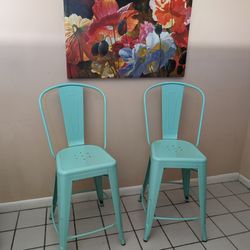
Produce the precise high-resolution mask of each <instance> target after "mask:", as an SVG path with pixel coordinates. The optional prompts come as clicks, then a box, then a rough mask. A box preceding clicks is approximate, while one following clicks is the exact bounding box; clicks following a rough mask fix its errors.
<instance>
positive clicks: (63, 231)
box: [57, 176, 72, 250]
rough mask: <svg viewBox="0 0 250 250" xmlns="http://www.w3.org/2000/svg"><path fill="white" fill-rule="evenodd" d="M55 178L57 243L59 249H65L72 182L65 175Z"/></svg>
mask: <svg viewBox="0 0 250 250" xmlns="http://www.w3.org/2000/svg"><path fill="white" fill-rule="evenodd" d="M57 178H58V179H57V183H58V186H57V189H58V232H59V244H60V250H67V240H68V231H69V215H70V207H71V192H72V182H71V181H69V180H68V178H67V177H66V176H58V177H57Z"/></svg>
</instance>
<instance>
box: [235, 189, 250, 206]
mask: <svg viewBox="0 0 250 250" xmlns="http://www.w3.org/2000/svg"><path fill="white" fill-rule="evenodd" d="M244 194H247V193H244ZM239 195H242V194H236V195H235V196H236V197H237V198H239V199H240V200H241V201H242V202H243V203H244V204H246V205H247V206H248V207H249V208H250V205H249V204H248V203H246V202H245V201H244V200H243V199H242V198H241V197H240V196H239Z"/></svg>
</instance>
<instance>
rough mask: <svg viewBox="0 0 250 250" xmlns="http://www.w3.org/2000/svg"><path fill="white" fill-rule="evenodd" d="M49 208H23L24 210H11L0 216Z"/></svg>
mask: <svg viewBox="0 0 250 250" xmlns="http://www.w3.org/2000/svg"><path fill="white" fill-rule="evenodd" d="M48 207H49V206H42V207H33V208H25V209H20V210H11V211H7V212H0V215H1V214H9V213H17V212H23V211H29V210H36V209H43V208H48Z"/></svg>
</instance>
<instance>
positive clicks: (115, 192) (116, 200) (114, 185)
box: [109, 166, 126, 245]
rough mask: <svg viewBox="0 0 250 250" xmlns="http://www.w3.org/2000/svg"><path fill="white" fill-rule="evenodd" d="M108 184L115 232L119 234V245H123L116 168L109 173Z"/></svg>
mask: <svg viewBox="0 0 250 250" xmlns="http://www.w3.org/2000/svg"><path fill="white" fill-rule="evenodd" d="M109 182H110V188H111V192H112V200H113V205H114V210H115V223H116V227H117V231H118V234H119V240H120V243H121V245H125V244H126V242H125V238H124V234H123V227H122V217H121V205H120V195H119V187H118V180H117V172H116V166H115V167H114V168H112V169H111V170H110V171H109Z"/></svg>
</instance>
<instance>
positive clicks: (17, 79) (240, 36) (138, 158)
mask: <svg viewBox="0 0 250 250" xmlns="http://www.w3.org/2000/svg"><path fill="white" fill-rule="evenodd" d="M193 2H194V4H193V15H192V23H191V31H190V46H189V52H188V59H187V70H186V76H185V78H183V79H178V80H181V81H186V82H193V83H196V84H197V85H199V86H200V87H201V88H203V89H204V91H205V93H206V96H207V106H206V113H205V121H204V122H205V125H204V127H203V128H204V129H203V132H202V137H201V145H200V148H201V150H202V151H204V153H205V154H206V155H207V157H208V159H209V160H208V174H209V175H216V174H223V173H230V172H238V171H239V168H240V162H241V155H242V150H243V147H244V143H245V136H246V131H247V124H248V119H249V105H250V98H249V93H250V70H249V65H250V52H249V51H250V34H249V29H246V24H247V23H249V17H248V15H249V10H250V2H249V1H248V0H241V1H240V3H239V4H238V5H237V11H236V9H235V5H230V4H228V1H227V0H221V1H216V0H210V1H207V0H195V1H193ZM0 28H1V29H0V57H1V67H0V114H1V118H0V202H6V201H13V200H20V199H30V198H37V197H44V196H49V195H50V194H51V191H52V182H53V175H54V162H53V160H52V159H51V158H50V156H49V153H48V147H47V142H46V139H45V136H44V132H43V128H42V125H41V120H40V117H39V112H38V106H37V98H38V95H39V93H40V92H41V90H42V89H44V88H46V87H48V86H51V85H53V84H54V83H58V82H63V81H67V78H66V68H65V50H64V29H63V1H62V0H53V1H51V0H43V1H42V0H40V1H38V0H23V1H19V0H13V1H4V4H2V5H1V15H0ZM168 80H170V79H168ZM158 81H159V79H141V80H119V81H118V80H88V81H84V82H90V83H92V84H93V85H95V86H98V87H100V88H102V89H103V90H104V91H105V93H106V95H107V98H108V150H109V151H110V153H112V154H113V155H114V157H115V158H116V159H117V161H118V164H119V181H120V185H121V186H130V185H138V184H141V183H142V180H143V175H144V173H145V168H146V162H147V156H148V148H147V145H146V140H145V129H144V118H143V107H142V98H143V92H144V90H145V88H147V87H148V86H150V85H152V84H154V83H156V82H158ZM155 104H156V105H159V102H158V101H156V99H155ZM192 105H194V106H196V105H195V103H188V104H187V106H188V107H192ZM94 108H96V106H94ZM154 116H155V118H156V120H157V122H156V123H155V124H154V126H155V127H157V126H160V125H159V124H160V123H159V121H160V114H159V112H156V113H154ZM190 117H191V118H192V117H193V115H192V113H188V115H186V116H185V117H184V118H183V120H184V122H186V123H188V125H190V124H192V122H191V120H192V119H189V118H190ZM182 131H183V135H184V136H185V135H187V132H185V131H184V129H182ZM91 133H92V132H91ZM155 134H156V135H157V133H155ZM248 142H249V140H248ZM247 147H248V149H249V144H248V146H247ZM245 148H246V146H245ZM243 165H244V164H243ZM242 171H243V170H242ZM248 173H249V170H248ZM169 176H170V178H179V176H178V173H177V172H170V174H169ZM248 177H249V176H248Z"/></svg>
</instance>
